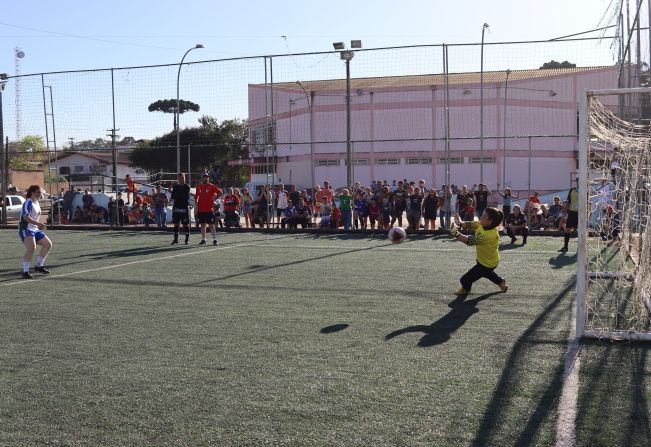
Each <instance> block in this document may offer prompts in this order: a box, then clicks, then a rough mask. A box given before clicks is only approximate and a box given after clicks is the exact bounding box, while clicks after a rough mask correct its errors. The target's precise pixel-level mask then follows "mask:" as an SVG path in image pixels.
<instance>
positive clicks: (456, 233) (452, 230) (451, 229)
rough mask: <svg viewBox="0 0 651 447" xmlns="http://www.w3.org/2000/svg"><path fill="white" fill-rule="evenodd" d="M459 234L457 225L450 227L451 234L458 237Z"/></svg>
mask: <svg viewBox="0 0 651 447" xmlns="http://www.w3.org/2000/svg"><path fill="white" fill-rule="evenodd" d="M458 234H459V230H457V227H455V226H454V225H452V227H450V236H452V237H454V238H456V237H457V235H458Z"/></svg>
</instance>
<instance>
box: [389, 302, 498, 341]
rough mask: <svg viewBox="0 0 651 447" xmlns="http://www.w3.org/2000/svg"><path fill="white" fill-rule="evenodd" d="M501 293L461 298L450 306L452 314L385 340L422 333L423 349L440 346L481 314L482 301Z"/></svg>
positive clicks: (399, 332)
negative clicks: (473, 317) (472, 318)
mask: <svg viewBox="0 0 651 447" xmlns="http://www.w3.org/2000/svg"><path fill="white" fill-rule="evenodd" d="M501 293H502V292H491V293H486V294H484V295H480V296H478V297H477V298H473V299H471V300H467V299H466V296H459V297H457V298H456V299H454V300H453V301H452V302H450V303H449V304H448V307H449V308H450V312H448V313H447V314H446V315H444V316H443V317H441V318H439V319H438V320H436V321H435V322H434V323H432V324H430V325H429V326H426V325H424V324H418V325H416V326H408V327H406V328H403V329H398V330H397V331H393V332H391V333H390V334H388V335H386V336H385V337H384V339H385V340H387V341H388V340H391V339H392V338H395V337H397V336H398V335H402V334H408V333H412V332H422V333H423V334H424V335H423V337H422V338H421V339H420V340H419V341H418V346H420V347H421V348H427V347H429V346H434V345H440V344H441V343H445V342H446V341H448V340H450V337H451V336H452V333H453V332H456V331H457V329H459V328H460V327H461V326H463V325H464V324H465V323H466V321H468V319H469V318H470V317H471V316H472V315H473V314H475V313H477V312H479V309H478V308H477V304H479V302H480V301H484V300H485V299H488V298H490V297H492V296H494V295H497V294H501Z"/></svg>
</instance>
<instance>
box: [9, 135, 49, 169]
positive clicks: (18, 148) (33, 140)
mask: <svg viewBox="0 0 651 447" xmlns="http://www.w3.org/2000/svg"><path fill="white" fill-rule="evenodd" d="M10 146H13V147H10V149H11V151H10V152H13V154H14V156H13V157H12V158H11V160H9V167H11V168H12V169H33V168H37V167H38V166H39V165H40V164H41V163H43V162H44V161H45V160H46V155H45V143H44V142H43V137H41V136H38V135H27V136H25V137H23V138H22V139H21V140H20V141H18V142H17V143H12V144H11V145H10Z"/></svg>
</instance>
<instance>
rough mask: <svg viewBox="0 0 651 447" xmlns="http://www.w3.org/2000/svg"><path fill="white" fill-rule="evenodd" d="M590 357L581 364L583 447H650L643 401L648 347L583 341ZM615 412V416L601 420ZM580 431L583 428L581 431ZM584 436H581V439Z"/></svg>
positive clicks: (580, 403)
mask: <svg viewBox="0 0 651 447" xmlns="http://www.w3.org/2000/svg"><path fill="white" fill-rule="evenodd" d="M583 345H584V347H585V349H586V350H587V349H589V350H590V353H591V354H592V356H591V360H592V359H594V360H593V361H591V362H590V364H589V365H588V364H587V362H584V363H583V365H582V368H581V369H582V370H583V372H582V379H583V383H582V385H581V386H582V387H583V388H584V389H586V390H590V391H589V392H582V393H580V394H579V402H578V407H579V408H588V409H591V411H583V412H580V413H579V415H578V417H577V421H576V425H577V438H579V437H580V439H579V440H580V441H581V444H582V445H625V446H648V445H651V428H650V427H649V421H650V420H651V419H649V417H650V416H649V406H648V401H647V399H646V395H647V393H648V387H649V385H648V383H647V381H646V380H647V379H646V376H647V375H648V373H647V372H646V369H647V368H648V361H647V358H648V354H649V351H650V350H651V346H649V345H648V344H644V342H642V343H640V342H629V341H621V342H618V343H612V342H608V343H604V342H603V341H599V340H587V341H584V342H583ZM613 408H616V409H617V414H618V417H616V418H604V417H603V415H604V414H610V413H612V412H613ZM581 428H583V429H581ZM581 434H583V436H581Z"/></svg>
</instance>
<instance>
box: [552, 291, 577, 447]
mask: <svg viewBox="0 0 651 447" xmlns="http://www.w3.org/2000/svg"><path fill="white" fill-rule="evenodd" d="M580 352H581V341H580V340H579V339H578V338H577V337H576V298H575V299H574V302H573V303H572V323H571V325H570V335H569V337H568V340H567V352H566V353H565V365H564V368H563V389H562V391H561V398H560V401H559V403H558V419H557V421H556V447H574V446H576V413H577V408H576V407H577V401H578V398H579V369H580V367H581V358H580V357H579V354H580Z"/></svg>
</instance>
